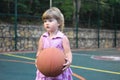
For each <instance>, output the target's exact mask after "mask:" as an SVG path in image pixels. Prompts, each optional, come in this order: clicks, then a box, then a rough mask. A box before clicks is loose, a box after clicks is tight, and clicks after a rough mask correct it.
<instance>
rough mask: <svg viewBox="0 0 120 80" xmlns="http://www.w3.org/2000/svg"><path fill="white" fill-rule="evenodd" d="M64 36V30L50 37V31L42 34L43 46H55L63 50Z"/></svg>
mask: <svg viewBox="0 0 120 80" xmlns="http://www.w3.org/2000/svg"><path fill="white" fill-rule="evenodd" d="M64 36H65V35H64V34H63V33H62V32H60V31H58V32H57V34H56V36H54V37H53V38H52V39H50V38H49V34H48V32H46V33H44V34H43V35H42V39H43V48H49V47H55V48H58V49H60V50H62V51H63V45H62V39H63V37H64Z"/></svg>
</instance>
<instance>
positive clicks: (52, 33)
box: [49, 30, 58, 37]
mask: <svg viewBox="0 0 120 80" xmlns="http://www.w3.org/2000/svg"><path fill="white" fill-rule="evenodd" d="M57 32H58V30H56V31H54V32H49V36H50V37H53V36H55V35H56V34H57Z"/></svg>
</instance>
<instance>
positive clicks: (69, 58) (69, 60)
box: [63, 36, 72, 69]
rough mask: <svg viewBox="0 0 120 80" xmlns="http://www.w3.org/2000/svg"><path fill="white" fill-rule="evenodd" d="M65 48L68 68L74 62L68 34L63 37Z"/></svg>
mask: <svg viewBox="0 0 120 80" xmlns="http://www.w3.org/2000/svg"><path fill="white" fill-rule="evenodd" d="M63 48H64V53H65V56H66V58H67V62H66V64H65V66H66V68H67V67H69V66H70V64H71V63H72V52H71V49H70V44H69V40H68V38H67V37H66V36H65V37H64V38H63ZM66 68H65V69H66Z"/></svg>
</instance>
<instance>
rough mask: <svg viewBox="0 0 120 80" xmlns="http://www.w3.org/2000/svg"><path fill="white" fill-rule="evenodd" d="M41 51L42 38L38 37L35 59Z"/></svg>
mask: <svg viewBox="0 0 120 80" xmlns="http://www.w3.org/2000/svg"><path fill="white" fill-rule="evenodd" d="M42 50H43V41H42V37H40V39H39V42H38V50H37V54H36V57H37V56H38V55H39V54H40V52H41V51H42Z"/></svg>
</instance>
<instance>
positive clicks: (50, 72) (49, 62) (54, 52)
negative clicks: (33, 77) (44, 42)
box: [36, 48, 65, 77]
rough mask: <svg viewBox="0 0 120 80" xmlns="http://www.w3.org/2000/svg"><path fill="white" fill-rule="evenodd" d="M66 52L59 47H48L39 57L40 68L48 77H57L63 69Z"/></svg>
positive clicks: (38, 66) (38, 64)
mask: <svg viewBox="0 0 120 80" xmlns="http://www.w3.org/2000/svg"><path fill="white" fill-rule="evenodd" d="M64 63H65V56H64V53H63V52H62V51H61V50H59V49H57V48H46V49H44V50H43V51H42V52H41V53H40V54H39V55H38V57H37V64H36V65H37V68H38V70H39V71H40V72H41V73H42V74H44V75H45V76H47V77H56V76H58V75H60V74H61V73H62V72H63V71H62V69H63V64H64Z"/></svg>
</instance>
